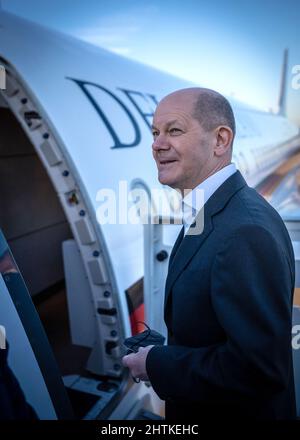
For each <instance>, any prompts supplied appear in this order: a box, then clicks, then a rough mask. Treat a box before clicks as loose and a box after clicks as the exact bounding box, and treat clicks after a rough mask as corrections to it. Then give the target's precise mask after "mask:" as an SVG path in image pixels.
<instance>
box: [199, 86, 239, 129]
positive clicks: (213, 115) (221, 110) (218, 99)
mask: <svg viewBox="0 0 300 440" xmlns="http://www.w3.org/2000/svg"><path fill="white" fill-rule="evenodd" d="M193 117H194V118H195V119H197V120H198V121H199V123H200V125H201V126H202V127H203V128H204V130H207V131H210V130H213V129H214V128H216V127H218V125H226V126H227V127H229V128H231V130H232V132H233V137H234V136H235V132H236V127H235V119H234V114H233V111H232V107H231V105H230V103H229V101H228V100H227V99H226V98H225V97H224V96H223V95H221V94H220V93H218V92H216V91H214V90H211V89H204V88H202V89H201V91H200V93H199V95H198V97H197V99H196V101H195V103H194V111H193Z"/></svg>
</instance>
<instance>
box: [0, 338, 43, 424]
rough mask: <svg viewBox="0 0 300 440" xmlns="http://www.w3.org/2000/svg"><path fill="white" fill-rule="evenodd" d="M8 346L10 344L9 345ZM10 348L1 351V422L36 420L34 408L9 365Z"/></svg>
mask: <svg viewBox="0 0 300 440" xmlns="http://www.w3.org/2000/svg"><path fill="white" fill-rule="evenodd" d="M7 345H8V344H7ZM7 354H8V347H7V348H6V349H0V420H36V419H37V418H38V417H37V415H36V413H35V411H34V410H33V408H32V407H31V406H30V405H29V404H28V403H27V402H26V399H25V396H24V393H23V391H22V389H21V387H20V385H19V382H18V381H17V379H16V378H15V376H14V374H13V372H12V371H11V369H10V368H9V366H8V363H7Z"/></svg>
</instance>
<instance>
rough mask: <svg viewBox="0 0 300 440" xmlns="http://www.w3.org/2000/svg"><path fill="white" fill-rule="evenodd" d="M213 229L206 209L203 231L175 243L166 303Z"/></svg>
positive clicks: (168, 277) (167, 284) (168, 278)
mask: <svg viewBox="0 0 300 440" xmlns="http://www.w3.org/2000/svg"><path fill="white" fill-rule="evenodd" d="M200 215H201V213H199V214H198V216H197V217H199V216H200ZM211 231H212V222H211V217H210V215H209V214H208V213H207V214H206V210H205V211H204V229H203V231H202V233H201V234H199V235H185V237H183V239H182V241H181V242H180V244H179V245H178V244H177V241H178V239H177V241H176V243H175V245H176V244H177V246H176V250H175V252H174V254H173V252H172V254H173V259H172V260H170V266H169V271H168V276H167V280H166V292H165V305H166V304H167V301H168V296H169V294H170V291H171V289H172V286H173V284H174V283H175V281H176V279H177V278H178V277H179V275H180V274H181V272H182V271H183V269H184V268H185V266H186V265H187V264H188V263H189V261H190V260H191V259H192V258H193V256H194V254H195V253H196V252H197V250H198V249H199V248H200V247H201V245H202V243H203V242H204V241H205V240H206V238H207V237H208V236H209V234H210V233H211ZM182 235H183V231H182ZM179 236H180V234H179ZM178 238H179V237H178ZM174 248H175V246H174ZM172 254H171V256H172ZM170 258H171V257H170Z"/></svg>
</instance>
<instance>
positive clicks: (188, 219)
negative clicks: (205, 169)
mask: <svg viewBox="0 0 300 440" xmlns="http://www.w3.org/2000/svg"><path fill="white" fill-rule="evenodd" d="M235 172H236V166H235V164H234V163H230V164H229V165H226V166H225V167H224V168H222V169H221V170H219V171H217V172H216V173H214V174H212V175H211V176H209V177H208V178H207V179H205V180H204V181H203V182H201V183H200V184H199V185H197V186H196V187H195V188H194V189H193V190H192V191H190V192H189V193H188V194H187V195H186V196H185V197H184V198H183V199H182V211H183V213H182V214H183V223H184V226H185V230H186V227H187V226H188V225H191V223H192V222H193V220H194V218H195V217H196V215H197V213H198V212H199V211H200V209H201V208H202V207H203V205H204V204H205V203H206V202H207V200H208V199H209V198H210V197H211V196H212V195H213V193H214V192H215V191H216V190H217V189H218V188H219V187H220V186H221V185H222V183H224V182H225V180H227V179H228V178H229V177H230V176H231V175H232V174H234V173H235Z"/></svg>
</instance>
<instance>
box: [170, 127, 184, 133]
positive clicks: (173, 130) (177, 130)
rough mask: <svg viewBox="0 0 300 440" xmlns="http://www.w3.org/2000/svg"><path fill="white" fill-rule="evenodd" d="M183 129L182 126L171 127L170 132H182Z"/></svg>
mask: <svg viewBox="0 0 300 440" xmlns="http://www.w3.org/2000/svg"><path fill="white" fill-rule="evenodd" d="M181 131H182V130H180V128H175V127H174V128H171V130H170V133H181Z"/></svg>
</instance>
